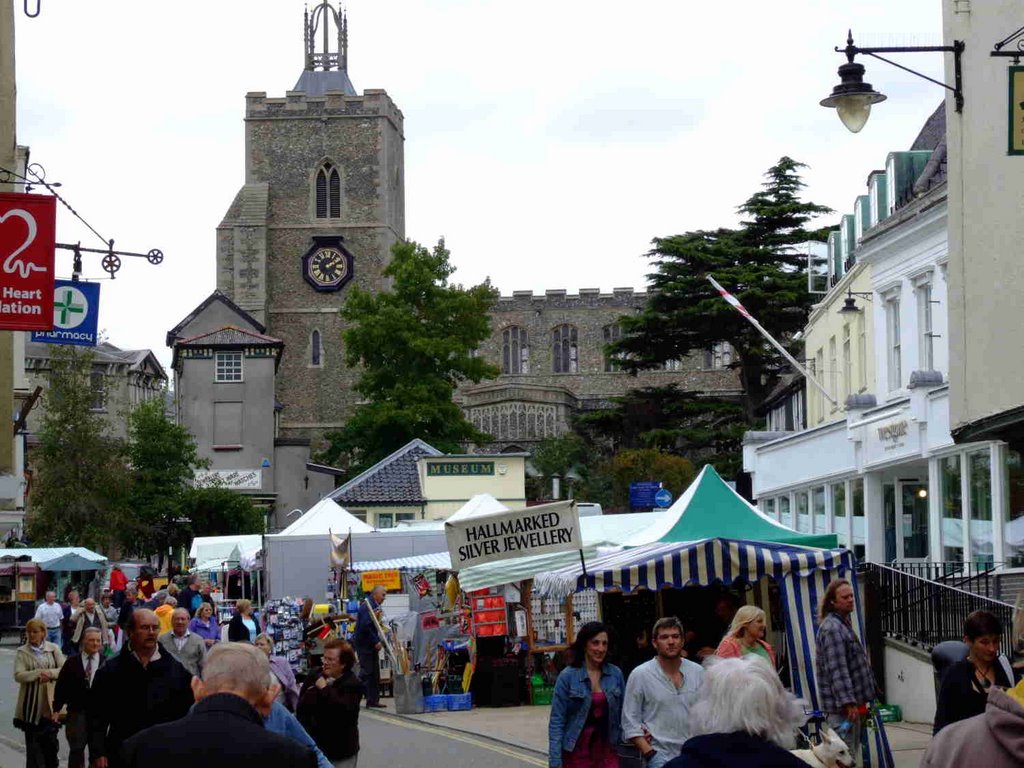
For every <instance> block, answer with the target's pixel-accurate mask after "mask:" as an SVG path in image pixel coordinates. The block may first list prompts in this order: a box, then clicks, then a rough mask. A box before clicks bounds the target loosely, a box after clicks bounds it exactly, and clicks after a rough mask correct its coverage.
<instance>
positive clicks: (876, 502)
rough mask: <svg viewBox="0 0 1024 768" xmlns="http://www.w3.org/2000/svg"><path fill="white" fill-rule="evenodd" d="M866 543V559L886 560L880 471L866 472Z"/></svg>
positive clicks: (878, 561) (871, 560) (881, 561)
mask: <svg viewBox="0 0 1024 768" xmlns="http://www.w3.org/2000/svg"><path fill="white" fill-rule="evenodd" d="M864 540H865V541H864V545H865V551H864V556H865V559H866V560H868V561H869V562H872V563H884V562H885V520H884V519H883V516H882V476H881V474H880V473H878V472H867V473H865V474H864Z"/></svg>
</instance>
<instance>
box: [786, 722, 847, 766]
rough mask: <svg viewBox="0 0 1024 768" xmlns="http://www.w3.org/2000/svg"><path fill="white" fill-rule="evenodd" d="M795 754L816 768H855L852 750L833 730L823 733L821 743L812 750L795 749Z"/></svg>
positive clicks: (812, 746)
mask: <svg viewBox="0 0 1024 768" xmlns="http://www.w3.org/2000/svg"><path fill="white" fill-rule="evenodd" d="M793 754H794V755H796V756H797V757H799V758H800V759H801V760H803V761H804V762H805V763H807V764H808V765H812V766H814V768H853V755H851V754H850V748H849V747H848V746H846V742H845V741H843V740H842V739H841V738H839V734H838V733H836V732H835V731H833V730H832V729H831V728H825V730H824V731H823V732H822V734H821V742H820V743H818V744H812V745H811V748H810V749H794V750H793Z"/></svg>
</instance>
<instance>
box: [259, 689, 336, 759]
mask: <svg viewBox="0 0 1024 768" xmlns="http://www.w3.org/2000/svg"><path fill="white" fill-rule="evenodd" d="M263 725H264V727H265V728H266V729H267V730H268V731H270V732H271V733H279V734H281V735H282V736H287V737H288V738H289V739H293V740H294V741H297V742H299V744H305V745H306V746H307V747H312V748H313V751H314V752H315V753H316V763H317V768H334V764H333V763H332V762H331V761H330V760H328V759H327V758H326V757H325V756H324V753H323V752H321V751H320V748H319V747H318V746H317V745H316V742H315V741H313V738H312V737H311V736H310V735H309V734H308V733H306V729H305V728H303V727H302V723H300V722H299V721H298V719H296V717H295V715H293V714H292V713H291V712H289V711H288V710H287V709H285V707H284V705H283V704H282V703H281V702H279V701H275V702H274V706H273V707H272V708H271V710H270V717H267V718H264V720H263Z"/></svg>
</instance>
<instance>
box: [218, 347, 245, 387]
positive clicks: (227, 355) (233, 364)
mask: <svg viewBox="0 0 1024 768" xmlns="http://www.w3.org/2000/svg"><path fill="white" fill-rule="evenodd" d="M214 367H215V377H216V378H215V379H214V380H215V381H217V382H219V383H225V382H233V381H241V380H242V353H241V352H217V353H215V354H214Z"/></svg>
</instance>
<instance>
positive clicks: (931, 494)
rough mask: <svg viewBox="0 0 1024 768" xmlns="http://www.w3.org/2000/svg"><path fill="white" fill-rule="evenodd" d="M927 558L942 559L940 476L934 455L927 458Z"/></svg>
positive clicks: (933, 560)
mask: <svg viewBox="0 0 1024 768" xmlns="http://www.w3.org/2000/svg"><path fill="white" fill-rule="evenodd" d="M928 559H929V560H931V561H932V562H935V563H937V562H940V561H941V560H942V477H941V473H940V472H939V460H938V459H936V458H934V457H932V458H929V459H928Z"/></svg>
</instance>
